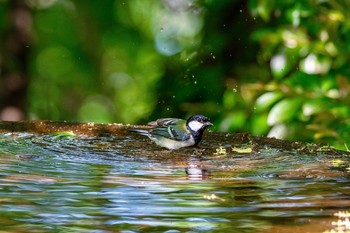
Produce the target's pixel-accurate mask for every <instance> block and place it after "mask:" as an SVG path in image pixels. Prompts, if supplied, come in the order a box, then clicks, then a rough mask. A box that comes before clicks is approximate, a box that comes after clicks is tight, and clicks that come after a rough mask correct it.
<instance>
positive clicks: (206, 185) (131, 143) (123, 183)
mask: <svg viewBox="0 0 350 233" xmlns="http://www.w3.org/2000/svg"><path fill="white" fill-rule="evenodd" d="M220 144H221V143H218V142H217V140H216V139H215V138H210V137H207V138H205V139H204V140H203V145H202V148H201V149H195V148H188V149H184V150H179V151H175V152H169V151H166V150H163V149H161V148H158V147H156V146H153V144H152V143H151V142H149V140H148V139H147V138H143V137H139V136H132V135H131V136H123V137H121V136H102V137H92V136H90V137H88V136H75V135H68V134H48V135H38V134H30V133H3V134H1V135H0V158H1V159H0V179H1V183H0V225H1V230H2V231H3V232H125V233H126V232H128V233H129V232H168V233H170V232H171V233H175V232H272V233H274V232H324V231H326V230H330V229H334V226H333V225H332V224H331V223H332V221H337V218H336V217H334V216H333V214H334V213H335V212H338V211H347V210H349V207H350V198H349V197H350V185H349V175H348V171H347V170H346V166H345V165H346V164H348V159H347V157H344V156H341V157H340V158H337V157H335V156H329V155H325V154H322V153H315V154H311V155H310V154H300V153H296V152H293V151H281V150H280V149H274V148H264V149H259V150H257V151H253V152H251V153H237V152H234V151H232V147H233V146H235V147H236V146H238V147H249V145H230V144H227V143H226V144H225V145H224V147H225V149H226V154H224V153H221V154H220V153H218V154H214V153H212V152H210V153H209V152H208V151H209V150H206V149H205V148H206V147H208V146H209V145H210V146H211V147H212V146H214V147H217V148H219V147H220V146H221V145H220ZM339 159H340V160H339ZM334 161H340V162H339V164H340V165H339V164H335V162H334ZM344 164H345V165H344Z"/></svg>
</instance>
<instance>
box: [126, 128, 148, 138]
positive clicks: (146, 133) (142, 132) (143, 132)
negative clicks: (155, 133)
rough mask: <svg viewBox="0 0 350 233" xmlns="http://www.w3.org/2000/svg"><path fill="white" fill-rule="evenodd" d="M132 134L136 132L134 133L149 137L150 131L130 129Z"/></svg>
mask: <svg viewBox="0 0 350 233" xmlns="http://www.w3.org/2000/svg"><path fill="white" fill-rule="evenodd" d="M128 130H129V131H130V132H134V133H139V134H141V135H145V136H148V134H149V132H148V130H145V129H136V128H134V129H128Z"/></svg>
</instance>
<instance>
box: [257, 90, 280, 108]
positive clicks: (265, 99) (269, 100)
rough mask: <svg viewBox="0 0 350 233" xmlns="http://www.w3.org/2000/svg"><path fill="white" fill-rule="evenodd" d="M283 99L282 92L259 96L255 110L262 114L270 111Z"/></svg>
mask: <svg viewBox="0 0 350 233" xmlns="http://www.w3.org/2000/svg"><path fill="white" fill-rule="evenodd" d="M282 97H283V94H282V93H281V92H266V93H264V94H262V95H261V96H259V98H258V99H257V100H256V102H255V110H256V111H257V112H262V111H265V110H267V109H269V108H270V107H271V106H272V105H273V104H274V103H276V102H277V101H278V100H280V99H281V98H282Z"/></svg>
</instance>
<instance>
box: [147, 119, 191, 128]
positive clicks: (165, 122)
mask: <svg viewBox="0 0 350 233" xmlns="http://www.w3.org/2000/svg"><path fill="white" fill-rule="evenodd" d="M184 121H185V120H182V119H179V118H160V119H158V120H155V121H151V122H149V123H148V125H150V126H167V125H175V124H179V123H182V122H184ZM185 124H186V122H185Z"/></svg>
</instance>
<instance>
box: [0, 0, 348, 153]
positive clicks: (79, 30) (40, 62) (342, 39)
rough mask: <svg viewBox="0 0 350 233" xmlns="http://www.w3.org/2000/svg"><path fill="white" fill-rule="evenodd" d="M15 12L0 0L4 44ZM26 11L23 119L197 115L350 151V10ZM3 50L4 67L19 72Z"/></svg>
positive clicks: (157, 5) (170, 2)
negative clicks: (28, 15) (29, 23)
mask: <svg viewBox="0 0 350 233" xmlns="http://www.w3.org/2000/svg"><path fill="white" fill-rule="evenodd" d="M10 2H11V0H0V22H1V23H0V33H1V34H6V33H7V32H8V31H9V30H10V27H11V24H10V23H9V21H10V20H11V16H10V15H9V14H8V13H7V12H8V11H9V8H10ZM24 2H25V4H26V6H27V7H28V9H29V12H30V13H31V15H32V27H31V28H32V32H31V38H32V39H31V42H30V43H29V44H28V45H27V46H28V50H29V53H28V56H27V60H26V62H27V65H28V66H27V67H28V69H27V76H26V78H27V80H28V82H27V83H28V89H27V92H26V101H27V108H26V110H25V111H26V117H27V118H28V119H51V120H67V121H93V122H101V123H107V122H122V123H145V122H147V121H148V120H152V119H154V118H159V117H184V118H185V117H188V116H189V115H191V114H195V113H202V114H205V115H208V116H209V117H211V118H212V120H213V121H214V123H215V125H216V130H219V131H227V132H239V131H241V132H242V131H244V132H249V133H251V134H254V135H268V136H276V137H280V138H286V139H292V140H303V141H310V142H318V143H324V144H330V145H334V146H336V147H338V148H342V149H344V148H345V145H346V144H348V143H349V138H350V136H349V132H350V118H349V116H350V110H349V102H350V101H349V100H350V99H349V91H350V83H349V80H350V66H349V64H348V63H349V55H350V53H349V52H350V11H349V10H348V9H350V8H349V7H350V1H347V0H344V1H337V0H328V1H313V0H300V1H291V0H285V1H277V0H249V1H243V0H220V1H214V0H206V1H197V0H163V1H153V0H128V1H121V0H103V2H101V1H94V0H84V1H78V0H48V1H40V0H27V1H24ZM1 43H2V45H1V47H0V48H1V49H2V51H1V59H0V60H1V61H3V62H2V63H0V66H2V67H3V68H6V66H7V69H10V70H11V69H16V59H15V58H12V57H10V56H6V55H5V53H4V51H5V48H6V44H4V42H3V41H1ZM9 67H10V68H9ZM0 78H3V74H1V77H0ZM2 101H6V100H2Z"/></svg>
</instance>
